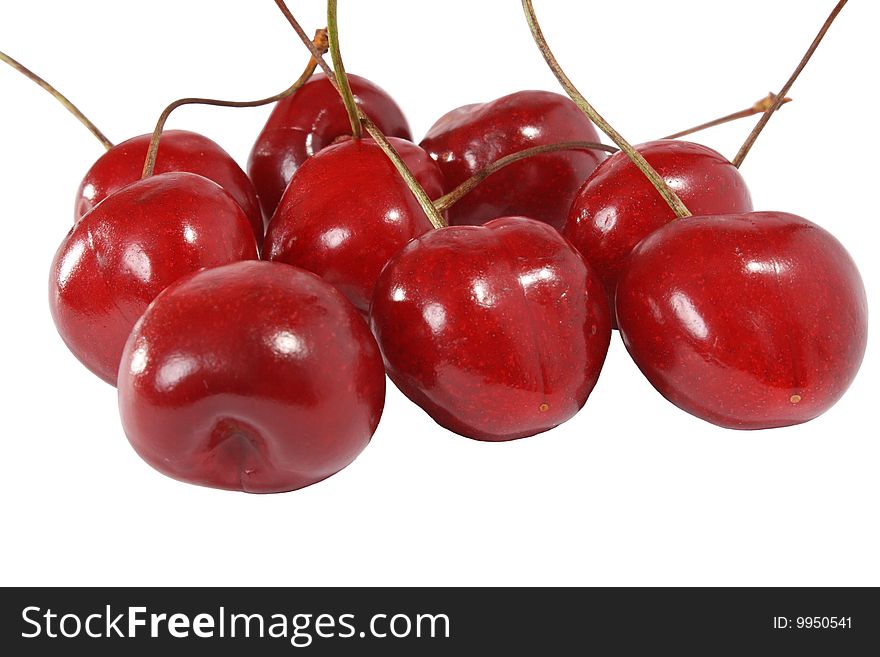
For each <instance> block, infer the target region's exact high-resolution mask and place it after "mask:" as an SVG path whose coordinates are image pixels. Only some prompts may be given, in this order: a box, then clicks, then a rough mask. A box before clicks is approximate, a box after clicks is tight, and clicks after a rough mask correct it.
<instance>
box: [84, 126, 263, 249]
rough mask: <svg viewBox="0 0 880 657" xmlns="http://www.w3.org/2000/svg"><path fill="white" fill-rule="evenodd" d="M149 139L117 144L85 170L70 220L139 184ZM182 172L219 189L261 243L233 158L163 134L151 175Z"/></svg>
mask: <svg viewBox="0 0 880 657" xmlns="http://www.w3.org/2000/svg"><path fill="white" fill-rule="evenodd" d="M151 138H152V135H151V134H150V135H140V136H138V137H133V138H131V139H129V140H128V141H123V142H121V143H119V144H116V145H115V146H114V147H113V148H111V149H110V150H108V151H107V152H106V153H104V154H103V155H102V156H101V157H99V158H98V160H97V161H96V162H95V163H94V164H93V165H92V168H91V169H89V170H88V172H87V173H86V175H85V177H84V178H83V180H82V182H81V183H80V185H79V190H77V193H76V211H75V213H74V216H75V219H76V220H77V221H79V219H80V218H82V216H83V215H84V214H86V213H87V212H89V211H90V210H91V209H92V208H94V207H95V206H96V205H98V203H100V202H101V201H103V200H104V199H105V198H107V197H108V196H110V194H112V193H113V192H115V191H117V190H120V189H122V188H123V187H125V186H126V185H129V184H131V183H133V182H135V181H136V180H140V179H141V172H142V171H143V168H144V160H145V159H146V157H147V149H148V148H149V146H150V139H151ZM172 171H187V172H189V173H197V174H199V175H200V176H204V177H205V178H207V179H208V180H213V181H214V182H215V183H217V184H218V185H220V186H221V187H222V188H223V189H225V190H226V191H227V192H229V194H230V195H231V196H232V198H234V199H235V200H236V202H237V203H238V204H239V205H240V206H241V209H242V210H244V213H245V215H247V218H248V220H249V221H250V224H251V226H252V228H253V230H254V237H256V239H257V242H258V243H259V244H262V243H263V231H264V226H263V214H262V211H261V210H260V202H259V200H257V192H256V190H255V189H254V185H253V183H251V181H250V178H248V177H247V175H246V174H245V172H244V171H242V169H241V167H240V166H238V164H237V163H236V161H235V160H233V159H232V156H231V155H229V153H227V152H226V151H225V150H223V149H222V148H221V147H220V145H219V144H217V143H216V142H214V141H212V140H210V139H208V138H207V137H205V136H204V135H200V134H198V133H195V132H189V131H187V130H166V131H164V132H163V133H162V138H161V139H160V140H159V150H158V153H157V155H156V168H155V170H154V173H169V172H172Z"/></svg>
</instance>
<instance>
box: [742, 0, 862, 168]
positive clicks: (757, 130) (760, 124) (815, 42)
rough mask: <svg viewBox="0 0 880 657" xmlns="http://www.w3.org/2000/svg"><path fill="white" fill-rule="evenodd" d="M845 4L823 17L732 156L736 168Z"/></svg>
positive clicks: (780, 105)
mask: <svg viewBox="0 0 880 657" xmlns="http://www.w3.org/2000/svg"><path fill="white" fill-rule="evenodd" d="M845 4H846V0H840V2H838V3H837V5H836V6H835V7H834V9H833V10H832V11H831V13H830V14H829V15H828V18H826V19H825V22H824V23H823V24H822V29H820V30H819V34H817V35H816V38H815V39H813V43H811V44H810V47H809V48H808V49H807V52H806V54H804V56H803V58H802V59H801V61H800V63H799V64H798V65H797V68H795V69H794V73H792V74H791V77H790V78H788V81H787V82H786V83H785V84H784V85H783V87H782V89H780V90H779V93H778V94H777V95H776V100H775V101H774V103H773V104H772V105H771V106H770V108H769V109H768V110H767V111H766V112H764V115H763V116H762V117H761V120H760V121H758V123H757V124H756V125H755V127H754V128H753V129H752V131H751V132H750V133H749V136H748V137H746V140H745V142H744V143H743V145H742V146H741V147H740V149H739V152H738V153H737V154H736V157H734V158H733V166H735V167H736V168H737V169H738V168H739V167H740V166H741V165H742V163H743V160H745V159H746V155H748V154H749V151H750V150H751V149H752V146H754V144H755V141H756V140H757V139H758V135H760V134H761V131H762V130H763V129H764V126H766V125H767V122H768V121H769V120H770V117H771V116H773V113H774V112H775V111H776V110H778V109H779V108H780V107H782V104H783V103H784V102H785V95H786V94H787V93H788V91H789V89H791V86H792V85H793V84H794V81H795V80H797V78H798V76H799V75H800V74H801V71H803V70H804V67H806V65H807V62H809V61H810V57H812V56H813V53H814V52H816V48H818V47H819V44H820V43H821V42H822V38H823V37H824V36H825V33H826V32H827V31H828V28H829V27H831V23H833V22H834V19H835V18H837V14H839V13H840V10H841V9H843V6H844V5H845Z"/></svg>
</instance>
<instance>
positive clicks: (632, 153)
mask: <svg viewBox="0 0 880 657" xmlns="http://www.w3.org/2000/svg"><path fill="white" fill-rule="evenodd" d="M522 6H523V11H524V12H525V15H526V21H527V22H528V24H529V28H530V29H531V31H532V37H533V38H534V40H535V43H536V44H537V46H538V50H540V51H541V54H542V55H543V56H544V60H545V61H546V62H547V65H548V66H549V67H550V70H551V71H553V74H554V75H555V76H556V79H557V80H559V84H561V85H562V88H563V89H565V92H566V93H567V94H568V96H569V97H570V98H571V99H572V100H573V101H574V103H575V105H577V106H578V107H579V108H580V110H581V111H582V112H583V113H584V114H586V115H587V117H589V119H590V120H591V121H592V122H593V123H595V124H596V125H597V126H598V127H599V129H600V130H602V132H604V133H605V134H606V135H608V137H609V138H610V139H611V141H613V142H614V143H615V144H617V145H618V146H619V147H620V150H622V151H623V152H624V153H626V155H627V157H629V159H630V160H632V162H633V164H635V165H636V166H637V167H638V168H639V170H640V171H641V172H642V173H644V174H645V176H646V177H647V178H648V180H649V181H651V184H652V185H654V187H655V188H656V189H657V191H658V192H659V193H660V196H662V197H663V199H664V200H665V201H666V202H667V203H668V204H669V207H670V208H672V211H673V212H675V215H676V216H677V217H689V216H690V214H691V213H690V210H688V209H687V207H686V206H685V204H684V203H682V201H681V199H680V198H678V195H677V194H676V193H675V192H674V191H673V190H672V188H670V187H669V185H667V184H666V181H665V180H664V179H663V178H662V177H661V176H660V174H659V173H657V172H656V171H655V170H654V167H652V166H651V165H650V164H648V161H647V160H646V159H645V158H644V157H642V154H641V153H639V152H638V151H637V150H636V149H635V148H633V147H632V146H631V145H630V143H629V142H628V141H627V140H626V139H624V138H623V136H622V135H621V134H620V133H619V132H617V130H615V129H614V128H613V127H611V125H610V124H609V123H608V122H607V121H606V120H605V119H604V118H602V116H601V115H600V114H599V112H597V111H596V110H595V109H594V108H593V106H592V105H590V103H589V102H588V101H587V99H586V98H584V96H583V94H581V92H580V91H578V90H577V87H575V86H574V83H572V81H571V80H570V79H569V77H568V76H567V75H566V74H565V71H563V70H562V67H561V66H560V65H559V62H558V61H557V60H556V56H555V55H554V54H553V51H552V50H550V46H548V45H547V40H546V39H545V38H544V34H543V33H542V32H541V26H540V24H539V23H538V17H537V15H535V8H534V7H533V6H532V0H522Z"/></svg>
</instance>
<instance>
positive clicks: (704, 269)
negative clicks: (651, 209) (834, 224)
mask: <svg viewBox="0 0 880 657" xmlns="http://www.w3.org/2000/svg"><path fill="white" fill-rule="evenodd" d="M616 305H617V320H618V323H619V325H620V333H621V336H622V337H623V341H624V344H625V345H626V348H627V350H628V351H629V353H630V355H631V356H632V357H633V360H634V361H635V362H636V364H637V365H638V366H639V369H641V370H642V372H643V373H644V374H645V376H646V377H647V378H648V380H649V381H650V382H651V384H652V385H653V386H654V387H655V388H657V390H658V391H660V393H661V394H662V395H663V396H664V397H666V398H667V399H669V400H670V401H671V402H672V403H674V404H675V405H676V406H679V407H680V408H682V409H684V410H685V411H687V412H689V413H692V414H693V415H696V416H697V417H700V418H702V419H704V420H707V421H709V422H712V423H714V424H718V425H721V426H723V427H730V428H736V429H761V428H769V427H781V426H787V425H791V424H797V423H800V422H805V421H807V420H810V419H812V418H814V417H816V416H817V415H819V414H820V413H822V412H824V411H826V410H827V409H828V408H830V407H831V406H832V405H833V404H834V403H835V402H836V401H837V400H838V399H839V398H840V396H841V395H842V394H843V393H844V392H845V391H846V389H847V388H848V387H849V385H850V383H851V382H852V380H853V378H854V377H855V375H856V372H857V371H858V369H859V365H860V364H861V361H862V356H863V355H864V352H865V341H866V336H867V305H866V298H865V290H864V287H863V285H862V280H861V278H860V276H859V273H858V270H857V269H856V266H855V264H854V263H853V261H852V259H851V258H850V256H849V254H848V253H847V252H846V250H845V249H844V248H843V246H842V245H841V244H840V243H839V242H838V241H837V240H836V239H834V237H832V236H831V235H830V234H829V233H828V232H826V231H825V230H823V229H822V228H820V227H819V226H817V225H815V224H813V223H811V222H809V221H807V220H806V219H803V218H801V217H798V216H796V215H792V214H787V213H784V212H750V213H745V214H730V215H724V216H714V217H690V218H686V219H679V220H676V221H673V222H672V223H670V224H667V225H666V226H664V227H663V228H660V229H659V230H657V231H655V232H654V233H652V234H651V235H649V236H648V237H647V238H645V239H644V240H643V241H642V242H641V243H640V244H639V245H638V246H637V247H636V248H635V249H634V250H633V252H632V254H631V256H630V258H629V259H628V261H627V265H626V267H625V268H624V270H623V274H622V276H621V278H620V282H619V284H618V287H617V304H616Z"/></svg>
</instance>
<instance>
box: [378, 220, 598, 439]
mask: <svg viewBox="0 0 880 657" xmlns="http://www.w3.org/2000/svg"><path fill="white" fill-rule="evenodd" d="M609 314H610V313H609V310H608V305H607V302H606V299H605V295H604V294H603V292H602V287H601V285H600V284H599V281H598V279H597V278H596V277H595V275H594V274H593V272H592V271H591V270H590V268H589V266H587V265H586V263H585V262H584V260H583V258H582V257H581V256H580V254H578V253H577V251H575V250H574V248H572V246H571V245H570V244H569V243H568V242H566V241H565V240H564V239H563V238H562V237H561V236H560V235H559V233H557V232H556V231H555V230H554V229H552V228H551V227H550V226H548V225H547V224H544V223H541V222H538V221H534V220H532V219H526V218H524V217H504V218H501V219H495V220H493V221H490V222H488V223H487V224H485V225H484V226H460V227H452V228H444V229H441V230H434V231H431V232H430V233H427V234H426V235H424V236H422V237H420V238H419V239H417V240H414V241H412V242H410V243H409V245H407V246H406V247H404V249H403V250H402V251H401V252H400V253H398V254H397V255H396V256H395V257H394V258H392V259H391V261H390V262H389V263H388V266H387V267H386V268H385V270H384V271H383V272H382V275H381V276H380V277H379V281H378V282H377V284H376V292H375V296H374V298H373V305H372V308H371V310H370V317H371V325H372V328H373V332H374V333H375V335H376V339H377V340H378V341H379V346H380V348H381V349H382V355H383V356H384V358H385V365H386V368H387V370H388V374H389V376H390V377H391V379H392V381H394V383H396V384H397V386H398V388H400V390H401V391H402V392H403V393H404V394H405V395H406V396H407V397H409V398H410V399H411V400H413V401H414V402H415V403H416V404H418V405H419V406H421V407H422V408H423V409H424V410H425V411H426V412H427V413H428V414H429V415H430V416H431V417H432V418H434V420H435V421H437V422H438V423H439V424H441V425H443V426H444V427H446V428H448V429H450V430H451V431H455V432H456V433H460V434H462V435H464V436H467V437H469V438H476V439H479V440H492V441H498V440H511V439H514V438H522V437H524V436H530V435H533V434H536V433H539V432H541V431H546V430H547V429H551V428H552V427H555V426H556V425H558V424H560V423H562V422H565V421H566V420H567V419H569V418H571V417H572V416H573V415H574V414H575V413H577V411H578V410H579V409H580V408H581V407H582V406H583V405H584V402H585V401H586V400H587V397H588V396H589V394H590V391H591V390H592V389H593V386H594V385H595V384H596V380H597V379H598V377H599V371H600V369H601V368H602V363H603V362H604V360H605V354H606V352H607V350H608V342H609V340H610V335H611V321H610V317H609Z"/></svg>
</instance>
